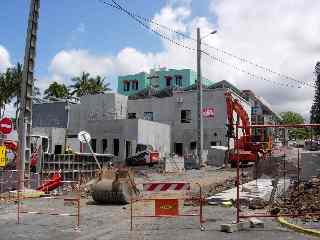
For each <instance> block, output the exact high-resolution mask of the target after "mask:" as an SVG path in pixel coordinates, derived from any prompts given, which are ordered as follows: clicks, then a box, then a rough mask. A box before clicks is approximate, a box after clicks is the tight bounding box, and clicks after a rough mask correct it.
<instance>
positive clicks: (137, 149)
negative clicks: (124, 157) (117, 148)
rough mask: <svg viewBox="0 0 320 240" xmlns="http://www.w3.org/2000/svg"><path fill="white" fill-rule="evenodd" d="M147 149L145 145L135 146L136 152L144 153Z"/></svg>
mask: <svg viewBox="0 0 320 240" xmlns="http://www.w3.org/2000/svg"><path fill="white" fill-rule="evenodd" d="M147 149H148V146H147V145H144V144H139V143H138V144H137V147H136V152H137V153H138V152H142V151H145V150H147Z"/></svg>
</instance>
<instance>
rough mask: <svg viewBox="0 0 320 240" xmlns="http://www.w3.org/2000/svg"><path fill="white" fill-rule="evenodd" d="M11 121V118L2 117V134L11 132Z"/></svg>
mask: <svg viewBox="0 0 320 240" xmlns="http://www.w3.org/2000/svg"><path fill="white" fill-rule="evenodd" d="M12 128H13V123H12V120H11V118H3V119H2V120H1V121H0V132H1V133H3V134H10V133H11V132H12Z"/></svg>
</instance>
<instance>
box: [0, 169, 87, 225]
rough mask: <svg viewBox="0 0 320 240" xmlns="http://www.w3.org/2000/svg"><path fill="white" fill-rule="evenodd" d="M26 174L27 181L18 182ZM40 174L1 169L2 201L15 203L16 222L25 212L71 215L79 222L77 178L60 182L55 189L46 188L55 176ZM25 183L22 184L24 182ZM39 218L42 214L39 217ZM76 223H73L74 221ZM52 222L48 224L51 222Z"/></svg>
mask: <svg viewBox="0 0 320 240" xmlns="http://www.w3.org/2000/svg"><path fill="white" fill-rule="evenodd" d="M19 174H24V181H23V182H21V181H19V179H20V178H19V176H18V175H19ZM40 178H41V176H40V175H39V174H37V173H28V174H26V173H25V172H22V171H17V170H2V171H0V189H1V193H0V199H1V202H0V204H10V202H11V203H12V202H15V203H16V214H17V223H18V224H19V223H21V222H22V216H23V215H25V214H34V215H50V216H61V217H71V218H72V219H74V220H73V221H72V225H75V227H76V228H78V227H79V225H80V196H81V194H80V192H81V189H80V183H79V182H78V181H63V180H61V181H59V184H58V185H57V186H55V187H54V189H53V188H50V189H49V188H47V189H46V188H45V187H42V186H45V185H46V183H50V181H51V182H52V181H53V180H52V178H51V179H50V177H48V178H44V179H40ZM22 183H23V184H22ZM39 217H40V216H39ZM73 222H74V224H73ZM48 224H49V223H48Z"/></svg>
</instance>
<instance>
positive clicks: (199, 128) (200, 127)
mask: <svg viewBox="0 0 320 240" xmlns="http://www.w3.org/2000/svg"><path fill="white" fill-rule="evenodd" d="M215 33H217V31H216V30H214V31H212V32H210V33H209V34H207V35H205V36H204V37H202V38H201V36H200V28H197V89H198V101H197V103H198V119H197V120H198V125H197V138H198V141H197V142H198V143H197V154H198V159H199V167H201V165H202V153H203V115H202V92H203V90H202V76H201V40H202V39H204V38H206V37H208V36H209V35H211V34H215Z"/></svg>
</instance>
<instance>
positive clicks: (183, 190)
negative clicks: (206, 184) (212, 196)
mask: <svg viewBox="0 0 320 240" xmlns="http://www.w3.org/2000/svg"><path fill="white" fill-rule="evenodd" d="M197 185H198V188H199V192H198V194H196V196H193V194H192V192H191V185H190V183H185V182H165V183H164V182H149V183H144V184H143V194H142V196H141V197H139V198H138V199H134V198H133V197H132V198H131V207H130V219H131V224H130V230H131V231H132V230H133V227H134V226H133V225H134V219H136V218H177V217H194V218H197V219H198V221H199V225H200V229H201V230H204V226H203V223H204V219H203V209H202V207H203V196H202V188H201V185H200V184H197Z"/></svg>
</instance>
